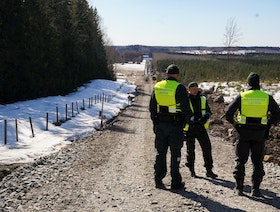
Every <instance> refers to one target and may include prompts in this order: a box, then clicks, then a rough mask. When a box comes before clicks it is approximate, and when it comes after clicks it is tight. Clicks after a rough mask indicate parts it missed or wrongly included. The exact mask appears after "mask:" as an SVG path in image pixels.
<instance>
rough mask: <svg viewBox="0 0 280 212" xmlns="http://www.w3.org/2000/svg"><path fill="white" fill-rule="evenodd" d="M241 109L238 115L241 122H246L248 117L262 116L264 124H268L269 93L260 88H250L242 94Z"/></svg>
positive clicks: (261, 119) (261, 121)
mask: <svg viewBox="0 0 280 212" xmlns="http://www.w3.org/2000/svg"><path fill="white" fill-rule="evenodd" d="M240 95H241V109H240V111H239V113H238V116H237V122H238V123H239V124H246V123H247V118H260V123H259V124H262V125H267V111H268V104H269V95H268V94H267V93H265V92H263V91H260V90H249V91H245V92H242V93H241V94H240Z"/></svg>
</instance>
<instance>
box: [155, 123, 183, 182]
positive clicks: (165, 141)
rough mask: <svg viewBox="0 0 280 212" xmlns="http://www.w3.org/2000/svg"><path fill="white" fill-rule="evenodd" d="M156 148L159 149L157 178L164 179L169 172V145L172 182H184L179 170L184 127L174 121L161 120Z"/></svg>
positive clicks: (157, 130)
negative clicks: (167, 156)
mask: <svg viewBox="0 0 280 212" xmlns="http://www.w3.org/2000/svg"><path fill="white" fill-rule="evenodd" d="M155 131H156V132H155V133H156V138H155V148H156V150H157V155H156V160H155V165H154V168H155V179H156V180H162V179H163V178H164V177H165V176H166V173H167V164H166V163H167V162H166V155H167V151H168V147H170V153H171V171H170V172H171V178H172V181H171V184H174V185H176V184H179V183H181V182H182V176H181V174H180V172H179V165H180V160H181V148H182V147H183V139H184V134H183V128H182V126H180V125H179V124H177V123H174V122H160V123H159V124H157V125H156V129H155Z"/></svg>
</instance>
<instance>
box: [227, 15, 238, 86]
mask: <svg viewBox="0 0 280 212" xmlns="http://www.w3.org/2000/svg"><path fill="white" fill-rule="evenodd" d="M240 37H241V33H240V29H239V28H238V27H237V23H236V21H235V18H229V19H228V21H227V25H226V32H225V34H224V46H225V47H226V52H227V61H228V67H227V81H229V72H230V67H229V61H230V54H231V53H232V50H233V48H234V47H235V46H236V45H237V43H238V42H239V40H240Z"/></svg>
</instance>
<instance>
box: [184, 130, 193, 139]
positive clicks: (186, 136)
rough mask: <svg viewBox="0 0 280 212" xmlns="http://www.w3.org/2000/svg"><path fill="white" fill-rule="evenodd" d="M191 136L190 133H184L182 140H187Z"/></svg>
mask: <svg viewBox="0 0 280 212" xmlns="http://www.w3.org/2000/svg"><path fill="white" fill-rule="evenodd" d="M190 136H191V133H190V131H189V130H188V131H184V140H187V138H189V137H190Z"/></svg>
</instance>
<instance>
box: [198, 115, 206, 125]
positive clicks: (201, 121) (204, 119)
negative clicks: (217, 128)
mask: <svg viewBox="0 0 280 212" xmlns="http://www.w3.org/2000/svg"><path fill="white" fill-rule="evenodd" d="M207 120H208V117H207V116H203V117H201V118H200V119H199V123H201V124H202V125H204V124H205V123H206V122H207Z"/></svg>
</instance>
